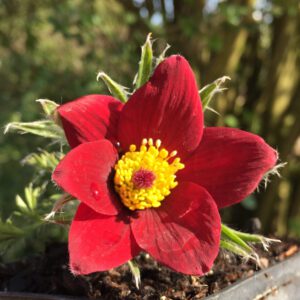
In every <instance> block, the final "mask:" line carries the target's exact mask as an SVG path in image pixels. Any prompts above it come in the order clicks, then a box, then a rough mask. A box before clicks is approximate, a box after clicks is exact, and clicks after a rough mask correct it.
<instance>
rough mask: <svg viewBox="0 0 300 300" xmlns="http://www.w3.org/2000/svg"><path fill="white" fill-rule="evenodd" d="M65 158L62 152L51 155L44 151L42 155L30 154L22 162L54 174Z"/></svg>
mask: <svg viewBox="0 0 300 300" xmlns="http://www.w3.org/2000/svg"><path fill="white" fill-rule="evenodd" d="M63 156H64V155H63V153H61V152H51V153H50V152H47V151H46V150H43V151H41V153H32V154H29V155H28V156H26V157H25V158H24V159H23V160H22V163H23V164H26V165H30V166H33V167H36V168H37V169H40V170H43V171H47V172H52V171H53V170H54V169H55V167H56V166H57V165H58V163H59V161H60V160H61V159H62V158H63Z"/></svg>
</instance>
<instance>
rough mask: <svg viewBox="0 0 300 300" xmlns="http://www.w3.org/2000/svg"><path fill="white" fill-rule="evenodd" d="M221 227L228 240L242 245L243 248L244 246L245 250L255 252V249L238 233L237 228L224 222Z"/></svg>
mask: <svg viewBox="0 0 300 300" xmlns="http://www.w3.org/2000/svg"><path fill="white" fill-rule="evenodd" d="M221 228H222V235H223V236H225V237H226V238H227V239H228V240H230V241H231V242H233V243H235V244H236V245H238V246H240V247H241V248H243V249H244V250H245V251H247V252H249V253H251V252H253V249H252V248H251V247H250V246H249V245H248V244H247V243H246V242H244V241H243V240H242V239H241V238H240V237H239V236H238V235H237V234H236V232H235V230H233V229H231V228H229V227H228V226H226V225H224V224H222V227H221Z"/></svg>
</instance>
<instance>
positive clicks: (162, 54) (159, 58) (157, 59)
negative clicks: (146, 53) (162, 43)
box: [155, 44, 171, 67]
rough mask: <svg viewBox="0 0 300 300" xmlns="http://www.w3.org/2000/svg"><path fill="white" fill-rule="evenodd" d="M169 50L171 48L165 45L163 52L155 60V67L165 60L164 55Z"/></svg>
mask: <svg viewBox="0 0 300 300" xmlns="http://www.w3.org/2000/svg"><path fill="white" fill-rule="evenodd" d="M170 48H171V46H170V45H169V44H167V46H166V47H165V49H164V50H163V52H162V53H161V54H160V55H159V57H157V58H156V63H155V67H157V66H158V65H159V64H160V63H161V62H162V61H163V60H164V59H165V57H166V53H167V51H168V50H169V49H170Z"/></svg>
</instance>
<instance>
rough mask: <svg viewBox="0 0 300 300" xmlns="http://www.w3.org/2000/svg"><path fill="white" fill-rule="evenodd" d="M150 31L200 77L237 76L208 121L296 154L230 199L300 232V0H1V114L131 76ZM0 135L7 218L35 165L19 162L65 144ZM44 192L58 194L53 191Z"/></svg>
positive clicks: (29, 115) (24, 112) (240, 210)
mask: <svg viewBox="0 0 300 300" xmlns="http://www.w3.org/2000/svg"><path fill="white" fill-rule="evenodd" d="M148 32H152V33H153V37H154V38H157V39H156V40H155V43H154V49H156V50H157V53H160V52H161V51H162V50H163V49H164V48H165V46H166V44H167V43H169V44H170V45H171V46H172V47H171V48H170V49H169V50H168V54H172V53H181V54H182V55H184V56H185V57H186V58H187V59H188V60H189V61H190V63H191V64H192V67H193V69H194V71H195V73H196V76H197V79H198V83H199V85H200V86H204V85H205V84H208V83H210V82H212V81H213V80H215V79H217V78H219V77H221V76H223V75H228V76H230V77H231V79H232V80H231V81H230V82H228V83H227V87H228V90H227V91H226V92H225V93H222V94H220V95H219V96H218V97H217V99H215V100H214V101H213V102H212V103H211V106H212V107H213V108H214V109H215V110H217V111H218V112H219V113H220V115H221V116H217V115H216V114H214V113H209V114H208V115H206V125H207V126H214V125H217V126H232V127H239V128H242V129H245V130H248V131H251V132H254V133H257V134H259V135H261V136H263V137H264V138H265V139H266V140H267V141H268V143H270V144H271V145H272V146H273V147H275V148H277V149H278V151H279V153H280V158H281V161H287V162H288V164H287V166H286V167H285V168H284V169H283V170H282V177H283V178H282V179H277V178H273V180H272V182H271V183H270V184H269V185H268V189H267V190H266V191H264V188H263V186H262V187H261V188H260V193H259V194H257V193H255V194H254V195H252V196H251V197H249V198H247V199H246V200H245V201H244V202H243V203H242V204H239V205H236V206H235V207H234V208H231V209H227V210H226V211H224V212H223V220H226V221H227V222H229V223H230V224H238V225H239V226H246V225H245V224H243V222H244V220H247V219H250V218H251V217H254V216H259V219H260V220H261V223H262V227H263V230H264V231H265V232H276V233H277V234H279V235H285V234H287V233H290V234H294V235H295V234H296V235H300V118H299V116H300V68H299V67H300V50H299V49H300V5H299V1H298V0H232V1H226V0H225V1H218V0H206V1H205V0H195V1H192V0H187V1H180V0H153V1H151V0H146V1H143V0H135V1H131V0H125V1H121V0H110V1H102V0H89V1H85V0H0V90H1V93H0V103H1V110H0V124H1V125H2V126H4V125H5V124H6V123H8V122H12V121H21V120H22V121H33V120H36V119H39V118H41V117H42V115H41V109H40V107H39V105H38V104H37V103H35V101H34V100H36V99H40V98H48V99H52V100H54V101H56V102H57V103H63V102H65V101H69V100H72V99H75V98H77V97H79V96H81V95H84V94H91V93H107V90H106V88H105V86H104V85H103V84H102V83H100V82H97V81H96V74H97V72H98V71H105V72H106V73H108V74H109V75H110V76H111V77H112V78H113V79H114V80H116V81H117V82H119V83H121V84H123V85H125V86H129V85H131V84H132V81H133V77H134V74H135V73H136V71H137V62H138V61H139V56H140V45H141V44H143V43H144V41H145V37H146V35H147V33H148ZM0 143H1V146H0V163H1V168H0V210H1V212H0V213H1V218H2V220H3V221H4V220H6V219H7V218H8V217H10V216H11V212H12V211H13V210H14V208H15V207H16V201H15V195H16V194H20V195H21V197H22V195H24V186H25V185H27V184H28V182H30V181H31V180H32V178H33V177H34V174H33V172H36V171H33V170H34V169H33V168H32V166H30V164H27V165H25V166H24V167H22V166H21V164H20V162H22V159H23V158H24V157H25V156H26V155H28V154H29V153H31V152H34V151H36V148H38V147H41V148H42V147H46V149H47V150H49V149H52V148H53V147H54V145H52V144H51V143H50V142H49V143H48V144H47V142H45V140H44V139H43V140H42V139H40V138H38V137H35V136H19V135H12V134H7V135H3V134H1V135H0ZM48 176H49V174H48ZM36 180H38V179H36ZM36 196H38V197H39V198H40V199H39V201H41V202H43V201H45V203H48V202H47V201H48V200H49V199H48V198H47V197H48V195H47V194H43V193H42V192H41V191H39V195H36ZM46 199H48V200H47V201H46ZM19 201H20V200H19ZM244 216H245V217H244Z"/></svg>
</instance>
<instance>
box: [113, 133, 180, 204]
mask: <svg viewBox="0 0 300 300" xmlns="http://www.w3.org/2000/svg"><path fill="white" fill-rule="evenodd" d="M160 146H161V141H160V140H156V141H155V142H154V141H153V139H151V138H150V139H143V141H142V144H141V146H140V148H139V149H137V147H136V145H130V147H129V151H128V152H126V153H125V154H124V155H123V156H122V157H121V159H120V160H119V161H118V162H117V163H116V165H115V171H116V173H115V177H114V183H115V190H116V191H117V192H118V194H119V195H120V197H121V200H122V202H123V204H124V205H125V206H127V207H128V208H129V209H130V210H136V209H145V208H149V207H159V206H160V205H161V201H162V200H163V199H164V198H165V197H166V196H168V195H169V194H170V193H171V192H170V190H171V189H173V188H175V187H176V186H177V185H178V182H177V181H176V175H175V173H176V172H177V171H178V170H181V169H183V168H184V164H183V163H181V162H180V158H179V157H176V158H175V156H176V155H177V151H172V152H171V153H169V152H168V151H167V150H166V149H164V148H160ZM169 160H171V161H172V162H171V163H170V162H169ZM141 170H142V171H141ZM137 172H142V173H143V172H144V173H146V172H147V173H148V174H150V175H151V176H152V177H151V178H152V180H151V182H150V185H149V182H146V183H147V184H145V187H141V186H142V185H139V186H137V185H136V184H135V182H134V179H135V177H134V176H135V174H137ZM138 174H139V173H138ZM145 180H147V178H146V179H145Z"/></svg>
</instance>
